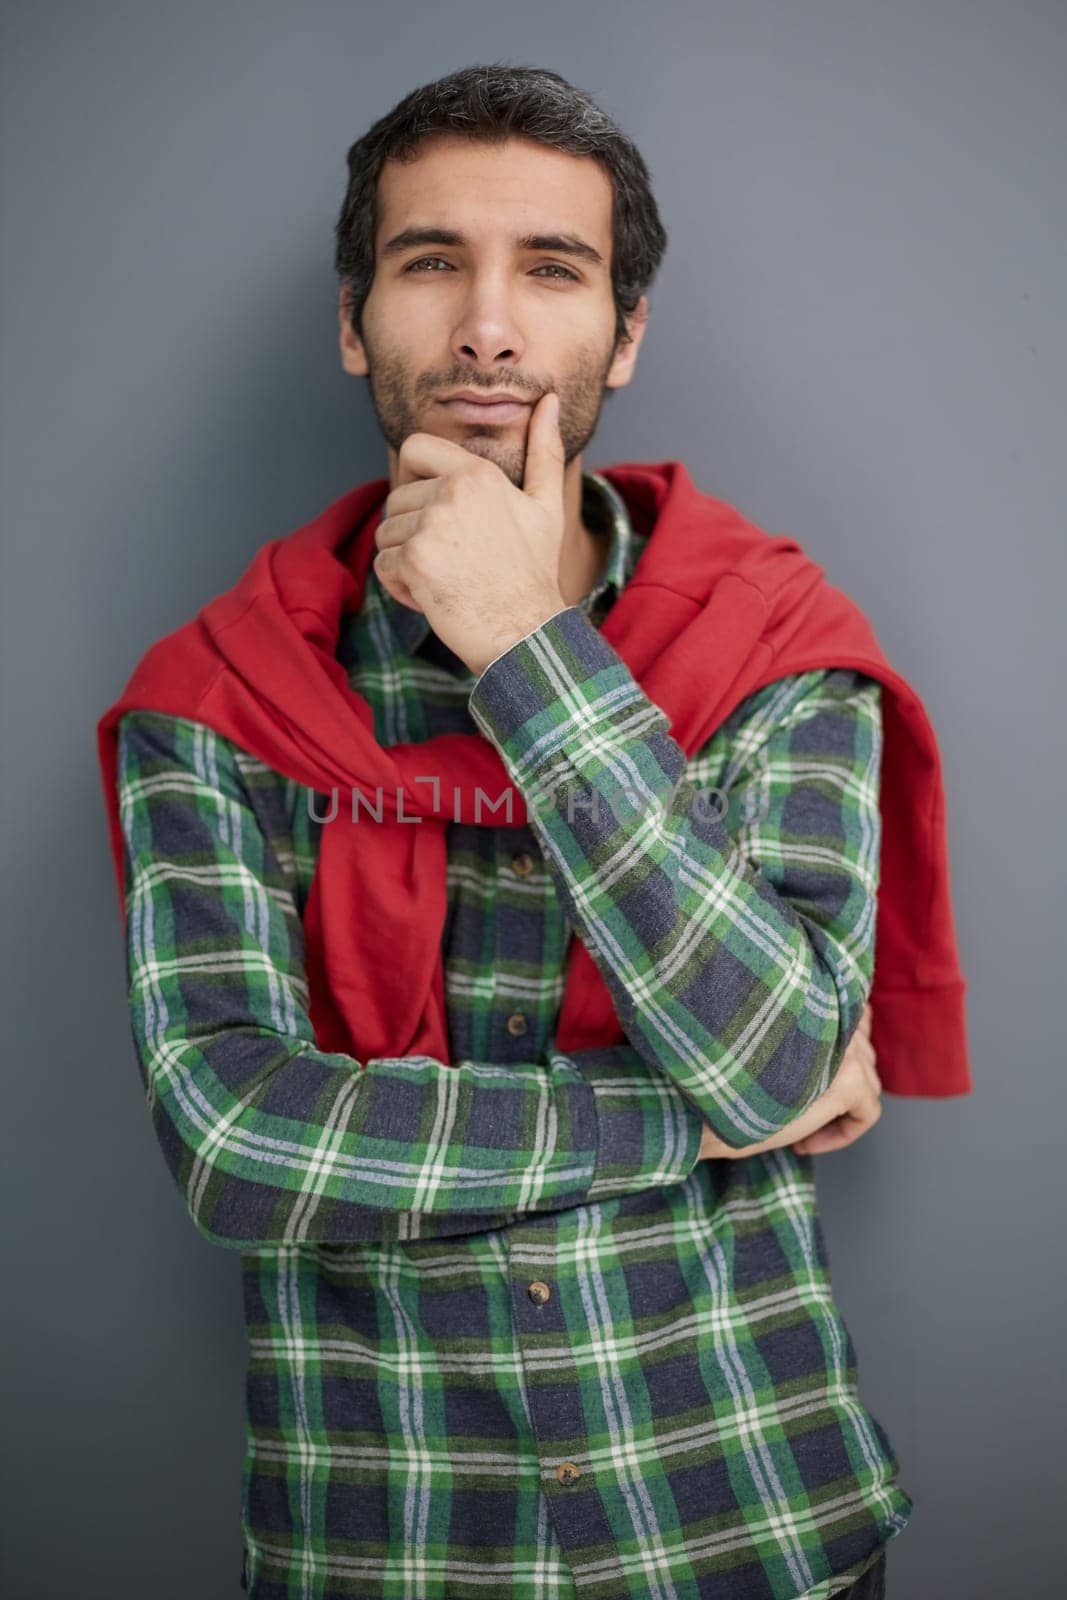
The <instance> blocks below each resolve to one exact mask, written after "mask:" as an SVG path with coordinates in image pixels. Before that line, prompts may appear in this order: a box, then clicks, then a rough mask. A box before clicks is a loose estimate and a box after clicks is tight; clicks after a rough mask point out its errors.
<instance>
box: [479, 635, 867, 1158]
mask: <svg viewBox="0 0 1067 1600" xmlns="http://www.w3.org/2000/svg"><path fill="white" fill-rule="evenodd" d="M469 705H470V711H471V715H472V716H473V717H474V720H475V722H476V723H477V725H478V726H479V727H480V728H481V730H482V732H483V733H484V734H485V736H486V737H487V738H489V739H491V740H492V741H493V743H494V744H495V745H496V747H497V749H498V750H499V752H500V755H501V757H502V759H503V761H504V764H505V766H506V767H507V769H508V772H509V775H510V776H511V778H512V780H513V781H514V782H515V783H516V785H517V786H518V787H519V788H520V789H521V790H522V792H523V796H524V798H525V800H526V803H527V813H528V817H529V821H530V825H531V827H532V828H533V829H534V831H535V832H536V834H537V835H538V838H539V840H540V841H541V842H542V845H543V850H544V855H545V859H546V862H547V864H548V866H549V868H550V870H551V872H552V875H553V878H554V881H555V884H556V888H557V891H558V893H559V896H560V898H561V901H562V902H563V903H564V904H565V906H566V908H567V912H568V916H569V917H570V919H571V920H572V922H573V923H574V926H575V928H576V930H577V931H578V933H579V935H580V937H581V938H582V939H583V940H584V942H585V944H586V947H587V949H588V950H589V953H590V955H591V956H592V958H593V960H594V961H595V962H596V964H597V967H598V969H599V971H600V972H601V974H602V976H603V978H604V980H605V983H606V984H607V985H608V987H609V989H610V991H611V994H612V998H613V1000H614V1002H615V1008H616V1012H617V1014H618V1017H619V1020H620V1023H621V1024H622V1026H623V1028H624V1030H625V1032H626V1034H627V1037H628V1038H629V1039H630V1041H631V1043H632V1044H633V1045H634V1046H635V1048H636V1049H637V1051H638V1052H639V1053H640V1055H641V1057H642V1058H643V1060H644V1061H645V1062H646V1063H647V1064H648V1065H650V1066H652V1067H654V1068H656V1069H657V1070H658V1071H660V1072H662V1073H663V1074H664V1075H665V1076H666V1077H667V1078H668V1079H669V1080H670V1081H671V1082H672V1083H673V1084H674V1085H675V1086H676V1087H677V1088H678V1089H679V1090H680V1091H681V1092H682V1093H683V1094H684V1095H685V1096H686V1097H687V1098H688V1099H689V1100H690V1101H691V1102H692V1104H693V1105H694V1106H695V1107H696V1108H697V1109H698V1110H699V1111H700V1113H701V1115H702V1116H703V1117H704V1118H705V1119H706V1120H707V1122H708V1123H710V1125H711V1126H712V1128H713V1129H714V1131H715V1132H716V1133H717V1134H718V1135H719V1137H720V1138H721V1139H722V1140H723V1141H724V1143H726V1144H728V1145H730V1146H731V1147H733V1148H735V1149H738V1148H741V1147H743V1146H745V1145H748V1144H753V1143H757V1142H758V1141H760V1140H763V1139H766V1138H768V1137H771V1136H772V1135H774V1134H776V1133H778V1132H779V1131H781V1130H782V1129H784V1128H785V1127H786V1126H787V1124H788V1123H789V1122H791V1121H792V1120H793V1119H794V1118H795V1117H796V1116H798V1115H799V1114H800V1113H801V1112H802V1111H803V1110H805V1109H806V1107H807V1106H809V1105H810V1104H811V1103H812V1101H814V1100H815V1099H816V1098H817V1097H818V1096H819V1095H820V1094H821V1093H822V1092H823V1091H824V1090H825V1089H826V1088H827V1087H828V1086H829V1084H830V1082H831V1081H832V1079H833V1077H834V1075H835V1073H836V1071H837V1069H838V1067H839V1066H840V1064H841V1061H842V1059H843V1057H844V1054H845V1051H846V1048H847V1046H848V1042H849V1040H850V1038H851V1036H852V1034H853V1032H854V1031H855V1028H856V1026H857V1025H858V1023H859V1020H860V1016H861V1014H862V1012H863V1008H864V1005H865V1004H866V1001H867V997H868V994H869V992H870V988H871V982H872V977H873V967H874V933H875V920H876V909H877V889H878V866H879V848H880V842H881V829H880V811H879V778H880V762H881V749H882V726H881V686H880V685H879V684H878V682H877V681H876V680H875V679H873V678H869V677H867V676H865V675H864V674H861V673H858V672H854V671H851V670H848V669H844V668H836V669H831V668H827V669H825V670H818V671H812V672H806V673H801V674H795V675H791V676H787V677H783V678H781V679H779V680H777V681H776V682H772V683H770V684H767V685H766V686H765V687H764V688H762V689H761V690H759V691H757V692H756V693H754V694H753V695H750V696H749V697H748V698H747V699H746V700H744V701H742V702H741V704H740V705H739V706H738V707H737V708H736V709H735V711H734V712H733V713H732V715H731V716H730V717H729V718H728V719H727V720H726V721H725V722H724V723H723V725H722V726H721V727H720V728H719V729H718V730H717V731H716V733H715V735H714V737H713V738H712V740H711V741H710V743H709V744H708V745H706V746H705V747H704V749H703V750H702V751H701V752H699V753H698V756H697V757H696V758H695V759H691V760H690V761H689V762H688V763H687V761H686V757H685V754H684V752H683V750H682V749H681V747H680V746H679V745H678V743H677V742H676V741H675V740H674V739H673V738H672V737H671V736H670V733H669V727H670V723H669V720H668V718H667V716H666V715H665V714H664V712H663V711H662V710H661V709H660V708H659V707H658V706H657V705H655V704H654V703H653V702H652V701H651V700H650V699H649V698H648V697H647V696H646V695H645V693H644V692H643V690H642V689H641V687H640V685H639V684H638V683H637V682H636V680H635V679H634V677H633V676H632V674H631V672H630V670H629V668H628V667H627V666H626V664H625V663H624V662H623V661H622V659H621V657H620V656H619V655H618V653H617V652H616V650H615V649H614V647H613V646H612V645H611V644H610V643H609V642H608V641H607V640H606V639H605V638H604V637H603V635H602V634H601V633H600V632H599V631H598V630H597V629H596V628H595V627H594V626H593V625H592V623H591V622H590V621H589V619H588V617H587V616H586V615H585V614H584V613H583V611H582V610H581V609H580V608H579V607H576V606H572V607H569V608H568V609H567V610H565V611H562V612H559V613H557V614H556V615H555V616H553V617H551V618H549V619H548V621H546V622H545V623H543V624H542V625H541V626H540V627H539V628H537V629H535V630H534V631H533V632H532V633H530V634H528V635H527V636H526V637H525V638H523V639H521V640H519V641H518V642H517V643H516V644H514V645H512V646H511V648H510V649H509V650H507V651H505V652H504V653H503V654H502V655H500V656H498V657H497V658H496V660H495V661H493V662H492V663H491V664H490V665H489V666H488V667H487V668H486V669H485V671H484V672H483V673H482V674H481V675H480V676H479V677H478V679H477V680H476V682H475V684H474V687H473V689H472V692H471V696H470V701H469Z"/></svg>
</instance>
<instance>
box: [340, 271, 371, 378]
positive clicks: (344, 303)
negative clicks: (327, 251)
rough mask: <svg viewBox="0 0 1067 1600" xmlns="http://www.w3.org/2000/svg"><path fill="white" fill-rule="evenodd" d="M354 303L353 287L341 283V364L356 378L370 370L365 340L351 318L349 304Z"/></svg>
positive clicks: (363, 375) (362, 376)
mask: <svg viewBox="0 0 1067 1600" xmlns="http://www.w3.org/2000/svg"><path fill="white" fill-rule="evenodd" d="M351 303H352V288H351V285H350V284H347V283H343V284H342V285H341V293H340V296H339V299H338V304H337V324H338V335H339V341H340V346H341V365H342V367H344V369H345V371H346V372H350V373H351V374H352V376H353V377H354V378H365V377H366V376H367V372H368V370H369V368H368V366H367V352H366V351H365V350H364V348H363V340H362V339H361V338H360V336H359V334H358V333H357V332H356V330H355V329H354V328H353V326H352V323H351V321H350V320H349V314H348V312H349V306H350V305H351Z"/></svg>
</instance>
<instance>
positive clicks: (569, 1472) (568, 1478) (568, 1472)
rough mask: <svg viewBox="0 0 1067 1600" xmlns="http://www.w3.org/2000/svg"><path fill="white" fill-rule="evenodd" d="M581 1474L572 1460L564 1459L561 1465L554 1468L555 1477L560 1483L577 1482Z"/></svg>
mask: <svg viewBox="0 0 1067 1600" xmlns="http://www.w3.org/2000/svg"><path fill="white" fill-rule="evenodd" d="M581 1475H582V1474H581V1472H580V1471H579V1469H578V1468H577V1467H576V1466H575V1465H574V1462H573V1461H565V1462H564V1463H563V1465H562V1466H561V1467H557V1468H556V1477H557V1478H558V1479H559V1481H560V1483H577V1482H578V1479H579V1478H580V1477H581Z"/></svg>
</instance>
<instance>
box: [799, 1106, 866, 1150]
mask: <svg viewBox="0 0 1067 1600" xmlns="http://www.w3.org/2000/svg"><path fill="white" fill-rule="evenodd" d="M866 1126H867V1125H866V1123H864V1122H862V1121H860V1120H858V1119H857V1118H855V1117H852V1116H849V1115H848V1114H847V1113H846V1114H845V1115H844V1116H840V1117H834V1119H833V1121H832V1122H827V1123H825V1124H824V1125H823V1127H821V1128H818V1129H817V1130H816V1131H815V1133H809V1134H808V1135H807V1137H806V1138H804V1139H798V1140H797V1142H796V1144H795V1145H794V1146H793V1149H794V1150H795V1151H796V1152H797V1154H798V1155H802V1156H818V1155H824V1154H825V1153H826V1152H827V1151H828V1150H843V1149H844V1147H845V1146H846V1145H849V1144H854V1143H855V1141H856V1140H857V1139H858V1138H859V1137H860V1135H861V1134H862V1133H864V1132H865V1131H866Z"/></svg>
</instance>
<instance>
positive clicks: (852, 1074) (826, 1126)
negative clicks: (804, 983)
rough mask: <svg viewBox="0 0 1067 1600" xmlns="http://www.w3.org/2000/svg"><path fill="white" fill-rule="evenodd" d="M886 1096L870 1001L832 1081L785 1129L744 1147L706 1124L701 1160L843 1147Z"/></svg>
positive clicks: (870, 1121) (864, 1128) (869, 1122)
mask: <svg viewBox="0 0 1067 1600" xmlns="http://www.w3.org/2000/svg"><path fill="white" fill-rule="evenodd" d="M881 1097H882V1080H881V1079H880V1078H879V1076H878V1073H877V1071H876V1070H875V1054H874V1046H873V1044H872V1043H871V1008H870V1006H869V1005H867V1006H864V1008H863V1015H862V1017H861V1018H860V1020H859V1024H858V1026H857V1028H856V1031H855V1033H854V1034H853V1035H852V1038H851V1039H850V1040H849V1043H848V1049H847V1050H846V1051H845V1054H844V1057H843V1059H842V1062H841V1065H840V1067H839V1068H838V1069H837V1072H836V1074H835V1076H834V1081H833V1083H832V1084H831V1085H830V1087H829V1088H828V1089H827V1090H826V1092H825V1093H824V1094H821V1095H820V1096H819V1098H818V1099H817V1100H813V1101H812V1103H811V1105H810V1106H809V1107H808V1108H807V1110H806V1111H803V1112H801V1114H800V1116H799V1117H794V1119H793V1121H792V1122H791V1123H790V1124H789V1126H788V1127H786V1128H783V1129H782V1130H781V1132H780V1133H776V1134H772V1135H771V1137H770V1138H769V1139H762V1140H761V1141H760V1142H759V1144H746V1145H742V1146H741V1147H740V1149H735V1148H734V1147H733V1146H732V1145H728V1144H724V1143H723V1141H722V1140H721V1139H720V1138H719V1137H718V1135H717V1134H715V1133H713V1132H712V1130H711V1128H710V1126H708V1125H705V1128H704V1137H703V1140H702V1141H701V1145H700V1158H703V1157H705V1156H712V1157H720V1158H723V1157H724V1158H726V1159H727V1160H739V1159H740V1158H741V1157H743V1156H755V1155H759V1154H760V1152H761V1151H763V1150H776V1149H778V1148H779V1146H781V1145H792V1146H793V1148H794V1150H796V1152H797V1154H798V1155H802V1156H812V1155H820V1154H822V1153H823V1152H824V1151H826V1150H840V1149H841V1148H842V1147H843V1146H844V1145H846V1144H852V1143H853V1141H854V1140H856V1139H858V1138H860V1137H861V1135H862V1134H865V1133H867V1132H868V1131H869V1130H870V1129H871V1128H873V1127H874V1125H875V1123H876V1122H877V1121H878V1118H879V1117H880V1116H881V1115H882V1098H881ZM698 1159H699V1158H698Z"/></svg>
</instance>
